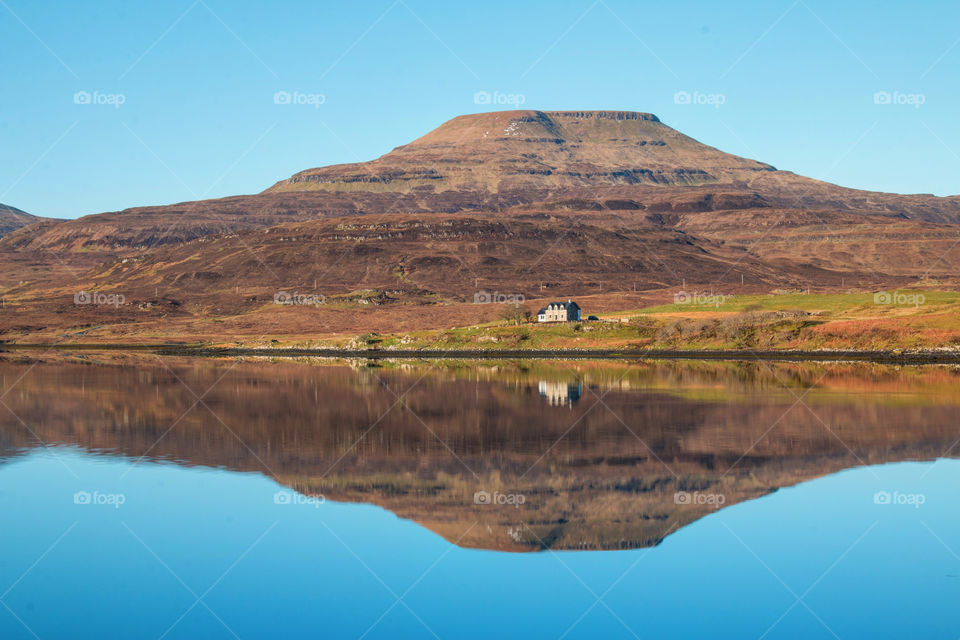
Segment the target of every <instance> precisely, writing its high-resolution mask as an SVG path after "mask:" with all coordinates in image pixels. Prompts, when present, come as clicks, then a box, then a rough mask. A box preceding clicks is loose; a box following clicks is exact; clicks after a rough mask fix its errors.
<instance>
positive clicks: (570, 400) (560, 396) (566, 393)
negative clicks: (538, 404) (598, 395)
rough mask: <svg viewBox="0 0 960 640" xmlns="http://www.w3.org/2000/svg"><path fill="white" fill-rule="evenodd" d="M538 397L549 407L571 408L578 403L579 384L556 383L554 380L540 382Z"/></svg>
mask: <svg viewBox="0 0 960 640" xmlns="http://www.w3.org/2000/svg"><path fill="white" fill-rule="evenodd" d="M539 389H540V395H541V396H542V397H544V398H546V400H547V402H549V403H550V406H553V407H572V406H573V405H574V404H576V403H577V402H579V401H580V382H579V381H577V382H575V383H568V382H557V381H555V380H541V381H540V385H539Z"/></svg>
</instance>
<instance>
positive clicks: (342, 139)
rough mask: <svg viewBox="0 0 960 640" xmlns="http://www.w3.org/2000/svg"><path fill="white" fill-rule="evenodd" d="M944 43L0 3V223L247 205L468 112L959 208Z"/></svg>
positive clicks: (223, 0)
mask: <svg viewBox="0 0 960 640" xmlns="http://www.w3.org/2000/svg"><path fill="white" fill-rule="evenodd" d="M958 25H960V5H958V4H957V3H956V2H948V1H934V2H924V3H908V2H842V3H838V2H835V1H830V2H826V1H822V0H802V1H797V2H794V0H765V1H756V2H752V1H751V2H738V3H728V2H716V1H715V0H709V1H705V2H636V1H627V0H598V1H596V2H595V1H594V0H583V1H577V2H559V1H557V0H552V1H550V2H546V1H539V0H537V1H532V2H516V1H510V2H498V1H490V0H484V1H483V2H471V3H467V2H449V1H444V2H432V1H427V0H397V1H396V2H394V0H376V1H370V2H355V3H347V2H317V1H310V2H307V1H303V2H296V1H291V2H262V3H253V2H228V1H227V0H196V1H194V0H166V1H164V2H151V1H142V2H136V3H133V2H129V1H125V0H116V1H113V2H96V1H95V2H83V3H78V2H76V1H74V0H64V1H44V2H36V1H31V0H0V42H2V43H3V45H2V53H0V56H2V58H0V63H2V64H0V79H2V86H3V99H2V103H0V104H2V106H0V109H2V111H0V114H2V118H0V149H2V153H0V202H3V203H6V204H12V205H14V206H17V207H20V208H21V209H24V210H26V211H29V212H31V213H35V214H38V215H45V216H56V217H76V216H80V215H85V214H89V213H96V212H101V211H110V210H117V209H123V208H126V207H131V206H137V205H147V204H165V203H171V202H179V201H183V200H190V199H194V198H197V197H218V196H225V195H232V194H238V193H252V192H257V191H260V190H262V189H264V188H266V187H268V186H269V185H271V184H272V183H273V182H274V181H276V180H279V179H282V178H284V177H287V176H288V175H290V174H292V173H294V172H296V171H299V170H301V169H305V168H308V167H315V166H321V165H325V164H333V163H338V162H354V161H358V160H366V159H371V158H374V157H376V156H378V155H380V154H382V153H385V152H387V151H389V150H390V149H391V148H393V147H395V146H397V145H400V144H403V143H405V142H408V141H410V140H412V139H413V138H416V137H418V136H420V135H422V134H423V133H425V132H427V131H429V130H430V129H432V128H434V127H436V126H437V125H439V124H440V123H442V122H443V121H445V120H447V119H449V118H451V117H454V116H456V115H459V114H463V113H473V112H477V111H488V110H493V108H494V107H491V106H487V105H478V104H475V101H474V95H475V94H476V93H477V92H478V91H487V92H490V93H491V94H492V93H494V92H498V93H499V94H500V95H504V96H511V95H513V96H522V99H523V105H522V106H523V107H524V108H534V109H629V110H637V111H650V112H653V113H656V114H657V115H658V116H660V118H661V119H662V120H663V121H664V122H666V123H667V124H669V125H671V126H673V127H675V128H677V129H679V130H680V131H683V132H684V133H687V134H688V135H691V136H693V137H695V138H697V139H699V140H701V141H703V142H705V143H708V144H711V145H713V146H716V147H719V148H721V149H723V150H725V151H730V152H733V153H737V154H740V155H745V156H749V157H753V158H756V159H759V160H762V161H765V162H769V163H771V164H773V165H775V166H777V167H778V168H781V169H789V170H792V171H795V172H797V173H801V174H804V175H808V176H812V177H815V178H822V179H826V180H829V181H831V182H835V183H838V184H842V185H846V186H851V187H858V188H864V189H876V190H885V191H895V192H904V193H913V192H917V193H936V194H938V195H949V194H957V193H960V186H958V181H960V178H958V176H960V171H958V169H960V127H958V126H957V105H958V104H960V83H958V82H957V78H958V77H960V76H958V68H960V44H958V42H960V29H958ZM84 91H85V92H87V93H88V94H89V95H90V102H92V103H95V102H98V101H99V102H101V104H83V103H82V102H83V100H84V97H83V94H81V96H80V97H79V98H77V100H79V101H80V102H81V104H77V103H76V102H75V94H77V93H78V92H84ZM278 91H286V92H288V93H289V94H291V96H297V97H294V98H292V100H291V101H296V99H297V98H299V99H300V100H301V101H304V102H306V103H305V104H276V103H275V100H274V95H275V94H276V93H277V92H278ZM680 91H685V92H687V93H689V94H690V95H691V102H692V103H695V102H697V101H700V102H702V103H703V104H678V103H677V101H676V100H675V94H677V92H680ZM878 91H885V92H887V93H888V94H890V101H889V102H890V104H877V103H876V101H875V98H874V95H875V94H876V93H877V92H878ZM321 95H322V96H323V103H322V104H315V103H318V102H320V98H319V97H316V96H321ZM118 96H119V97H118ZM505 99H509V98H505ZM120 100H122V101H123V103H122V104H120V105H118V106H117V105H115V104H111V102H112V103H116V102H118V101H120ZM517 100H519V98H517ZM311 101H312V102H313V103H314V104H311ZM718 102H722V104H719V106H717V104H716V103H718ZM880 102H884V99H883V97H882V96H881V99H880ZM898 102H900V104H898ZM918 103H922V104H918ZM502 108H510V105H504V106H503V107H502Z"/></svg>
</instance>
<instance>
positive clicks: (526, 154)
mask: <svg viewBox="0 0 960 640" xmlns="http://www.w3.org/2000/svg"><path fill="white" fill-rule="evenodd" d="M3 220H7V221H8V222H9V224H8V225H7V226H6V227H4V226H3V225H2V221H3ZM0 235H2V236H3V237H0V295H2V296H3V297H4V300H5V304H6V309H7V310H8V311H10V313H7V314H6V315H5V316H0V319H2V320H0V323H2V322H6V324H5V325H3V324H0V339H3V337H4V336H15V337H16V338H18V339H20V338H23V337H24V336H28V335H32V336H34V337H36V335H37V334H38V333H43V332H47V333H44V335H50V334H49V332H50V331H58V330H59V328H60V327H76V328H77V331H80V332H83V333H84V334H85V333H86V332H87V327H89V326H96V327H99V328H98V329H97V330H98V331H106V329H102V328H103V327H107V326H113V327H115V332H114V334H113V335H114V336H116V335H120V334H124V335H126V334H128V333H129V332H132V331H136V330H139V329H140V328H142V327H144V326H148V325H149V323H151V322H154V323H158V324H157V325H156V327H155V328H153V329H150V330H149V333H150V335H157V332H158V331H161V332H163V333H166V334H167V335H172V334H174V333H176V334H177V335H181V336H183V335H190V336H193V337H196V336H199V335H200V334H199V333H198V332H199V331H201V330H202V331H204V332H208V331H210V330H214V333H217V332H218V331H219V330H220V329H219V327H218V326H217V327H215V326H212V325H210V324H209V323H206V320H207V319H209V318H211V317H214V316H217V317H221V318H229V326H231V327H232V328H231V329H230V330H229V334H230V335H245V334H247V333H255V334H256V335H258V336H259V335H262V334H263V327H262V326H261V324H262V322H261V320H260V319H258V318H260V317H261V316H262V315H263V314H268V315H269V317H271V319H272V320H271V321H273V322H276V321H279V320H277V319H276V318H275V317H274V316H275V315H276V314H272V312H273V311H275V309H273V305H272V304H270V305H268V306H265V304H268V303H269V302H270V301H272V300H273V296H274V294H275V293H276V292H277V291H318V292H322V293H323V295H325V296H328V297H329V299H330V300H331V301H336V305H340V307H338V308H342V309H349V310H350V311H349V312H342V313H341V312H340V311H336V312H334V308H333V306H330V307H325V308H324V311H323V313H324V314H327V316H329V317H325V319H324V321H323V322H322V323H319V324H316V323H314V324H310V325H299V324H297V325H295V326H294V324H295V323H294V324H291V325H290V326H289V327H287V328H285V329H284V328H283V327H280V326H277V327H275V328H276V330H277V331H287V332H288V333H290V334H292V335H303V334H304V332H314V333H315V332H317V331H319V330H321V329H322V330H324V331H328V332H333V333H351V332H353V331H354V330H356V329H357V328H358V327H360V326H361V325H363V326H364V327H365V329H364V330H370V329H371V328H373V329H374V330H377V331H380V330H385V331H391V330H394V329H396V328H397V324H396V320H395V318H394V319H392V320H389V319H388V320H382V318H385V317H387V316H385V315H384V314H387V313H388V311H387V310H388V309H389V308H399V307H407V308H419V307H422V306H424V305H434V308H433V309H432V310H431V311H430V312H429V313H426V312H420V314H419V315H418V316H415V319H414V320H412V321H411V322H409V323H407V324H406V325H404V326H405V328H406V329H416V328H436V327H435V326H434V324H431V323H437V322H441V321H440V318H441V317H443V315H442V313H441V312H439V311H438V309H439V308H440V307H437V306H436V305H442V306H443V307H448V308H447V309H446V310H447V311H451V310H452V311H454V312H456V313H457V314H459V313H461V311H462V312H463V317H465V318H467V320H466V323H467V324H470V323H472V322H475V321H478V320H481V319H483V320H484V321H486V320H489V319H490V317H491V316H492V312H481V311H479V310H478V309H476V308H471V309H470V310H469V311H467V310H464V309H459V310H458V308H457V305H459V304H461V303H464V302H469V301H470V300H472V298H473V295H474V293H475V292H476V291H477V290H478V289H479V288H480V287H486V288H487V289H489V290H491V291H493V290H496V291H501V292H504V291H506V292H512V293H515V294H521V295H523V296H526V297H527V298H530V299H533V298H537V297H540V296H547V297H553V296H554V294H556V295H559V296H561V297H562V298H566V297H570V296H584V295H591V294H599V293H603V294H610V293H616V292H627V291H630V292H643V291H664V290H677V288H678V287H686V284H685V283H706V284H708V285H709V287H710V288H716V287H725V288H727V289H728V290H729V287H731V285H732V284H734V283H739V284H741V285H744V286H753V287H759V289H758V290H771V289H776V288H787V289H804V290H806V289H809V288H811V287H813V288H834V287H861V288H862V287H880V286H888V287H904V286H909V285H911V284H915V283H918V282H936V283H941V284H948V283H950V282H952V281H954V280H955V279H956V277H957V276H956V274H957V272H958V271H957V270H958V268H960V251H958V250H955V247H957V246H958V243H960V197H957V196H953V197H948V198H938V197H935V196H931V195H898V194H889V193H877V192H868V191H858V190H854V189H847V188H844V187H839V186H837V185H832V184H829V183H826V182H821V181H817V180H813V179H811V178H806V177H803V176H799V175H796V174H794V173H791V172H789V171H782V170H777V169H775V168H774V167H772V166H770V165H768V164H764V163H763V162H759V161H756V160H751V159H747V158H742V157H739V156H736V155H732V154H729V153H724V152H722V151H720V150H718V149H715V148H713V147H711V146H708V145H705V144H703V143H700V142H698V141H696V140H694V139H692V138H690V137H689V136H686V135H684V134H682V133H680V132H678V131H676V130H675V129H672V128H671V127H669V126H667V125H665V124H664V123H663V122H661V121H660V119H659V118H657V117H656V116H654V115H652V114H649V113H639V112H632V111H532V110H527V111H503V112H492V113H481V114H474V115H466V116H460V117H457V118H454V119H452V120H450V121H448V122H446V123H444V124H442V125H441V126H439V127H438V128H436V129H435V130H433V131H431V132H429V133H427V134H426V135H423V136H421V137H420V138H417V139H415V140H414V141H412V142H410V143H409V144H406V145H403V146H401V147H398V148H396V149H394V150H393V151H391V152H389V153H387V154H385V155H383V156H382V157H380V158H377V159H375V160H371V161H369V162H359V163H354V164H341V165H334V166H329V167H322V168H317V169H308V170H306V171H302V172H300V173H298V174H296V175H294V176H292V177H291V178H289V179H287V180H283V181H280V182H278V183H276V184H275V185H274V186H273V187H271V188H269V189H267V190H266V191H264V192H262V193H259V194H255V195H239V196H232V197H227V198H220V199H216V200H202V201H196V202H184V203H179V204H174V205H167V206H152V207H137V208H132V209H126V210H123V211H117V212H109V213H101V214H97V215H89V216H85V217H82V218H79V219H77V220H52V219H40V218H34V217H32V216H29V215H28V214H25V213H23V212H20V211H18V210H9V211H8V212H7V213H6V214H5V216H4V214H3V213H2V212H0ZM80 290H114V291H122V292H123V294H124V296H125V299H127V300H129V301H130V305H129V306H128V307H127V308H126V310H125V313H127V312H128V315H127V316H124V315H123V314H121V313H112V314H110V315H105V316H103V317H99V316H97V317H93V316H94V315H95V312H97V311H99V310H97V309H94V310H91V309H86V308H78V307H77V306H76V305H72V304H70V300H72V295H73V292H76V291H80ZM187 300H189V304H185V301H187ZM331 304H333V303H331ZM374 307H379V308H380V309H381V310H382V313H368V310H373V309H374ZM14 309H15V310H16V313H12V311H13V310H14ZM361 311H363V313H360V312H361ZM355 312H356V313H355ZM484 313H486V315H484ZM257 314H261V316H258V315H257ZM271 314H272V315H271ZM478 314H479V315H478ZM174 316H175V317H174ZM481 316H482V318H481ZM81 317H82V321H81ZM298 317H299V316H298ZM412 317H413V316H412ZM458 317H460V316H458ZM284 318H285V319H284V320H283V322H288V321H289V322H294V319H293V318H294V316H292V315H291V316H290V317H289V318H288V317H286V316H285V317H284ZM141 320H142V322H141ZM226 322H227V321H224V323H223V325H222V326H223V327H226V326H228V324H226ZM458 322H460V320H458ZM178 323H182V324H179V325H178ZM175 326H179V327H180V328H179V329H174V327H175ZM446 326H449V324H447V325H446ZM135 327H136V328H135ZM204 335H208V334H206V333H205V334H204Z"/></svg>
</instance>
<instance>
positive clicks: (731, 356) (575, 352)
mask: <svg viewBox="0 0 960 640" xmlns="http://www.w3.org/2000/svg"><path fill="white" fill-rule="evenodd" d="M71 350H74V351H136V352H147V353H153V354H156V355H166V356H194V357H206V358H216V357H275V358H276V357H286V358H304V357H315V358H361V359H366V360H389V359H413V360H417V359H421V360H440V359H456V360H502V359H508V360H517V359H521V360H523V359H529V360H741V361H743V360H753V361H776V360H779V361H794V362H802V361H807V362H817V361H820V362H844V361H848V362H873V363H877V364H895V365H896V364H900V365H922V364H960V350H950V351H947V350H943V351H933V350H915V351H900V350H898V349H894V350H857V349H849V350H839V349H833V350H823V351H803V350H775V349H774V350H771V349H762V350H755V349H715V350H695V349H690V350H686V349H526V350H524V349H498V350H493V349H491V350H480V349H333V348H319V349H311V348H273V347H214V346H209V345H199V344H171V343H156V344H126V343H107V344H97V343H76V344H62V343H53V344H44V343H21V344H16V343H5V344H0V353H2V352H13V351H60V352H62V351H71Z"/></svg>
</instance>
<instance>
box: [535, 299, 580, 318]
mask: <svg viewBox="0 0 960 640" xmlns="http://www.w3.org/2000/svg"><path fill="white" fill-rule="evenodd" d="M579 320H580V305H578V304H577V303H576V302H574V301H573V300H567V301H566V302H551V303H550V304H548V305H547V306H545V307H544V308H543V309H540V311H537V322H578V321H579Z"/></svg>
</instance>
